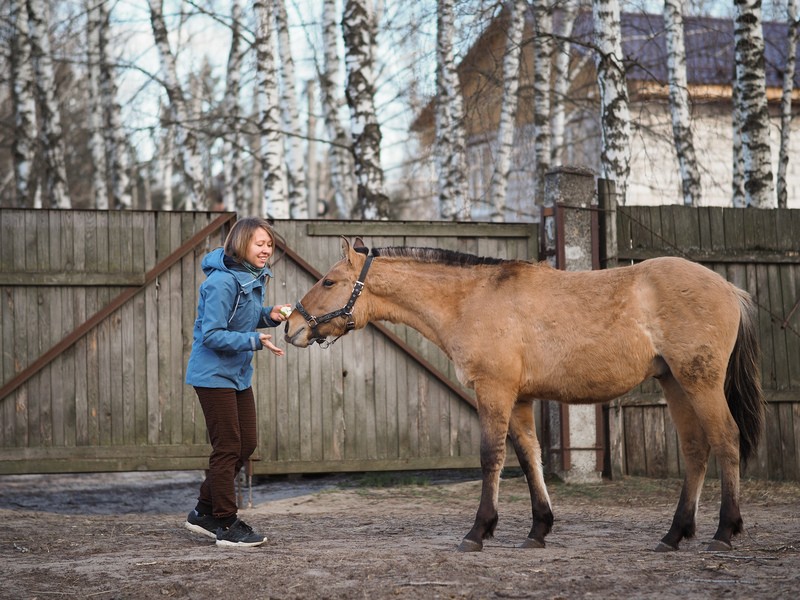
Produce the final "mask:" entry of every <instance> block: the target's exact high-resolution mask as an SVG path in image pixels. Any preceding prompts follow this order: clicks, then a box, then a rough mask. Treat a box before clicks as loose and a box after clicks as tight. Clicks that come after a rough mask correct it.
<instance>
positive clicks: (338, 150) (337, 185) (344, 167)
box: [319, 0, 356, 219]
mask: <svg viewBox="0 0 800 600" xmlns="http://www.w3.org/2000/svg"><path fill="white" fill-rule="evenodd" d="M337 14H338V13H337V12H336V0H323V6H322V43H323V46H324V47H325V52H324V59H325V63H324V66H323V68H322V71H321V73H320V75H319V81H320V93H321V100H322V112H323V115H324V118H325V129H326V131H327V135H328V139H330V141H331V145H330V150H329V151H328V160H329V163H330V173H331V185H332V186H333V193H334V200H335V204H336V211H337V212H338V215H339V217H340V218H343V219H346V218H348V217H350V215H351V213H352V210H353V207H354V206H355V196H356V192H355V189H356V184H355V180H354V179H353V171H354V165H353V152H352V140H351V139H350V136H349V134H348V132H347V131H346V129H345V127H344V126H343V125H342V122H341V120H340V119H339V108H340V107H341V106H342V104H343V100H342V98H341V96H340V95H339V90H340V88H341V81H340V78H339V52H338V50H337V41H338V39H339V36H338V35H337V31H338V25H337Z"/></svg>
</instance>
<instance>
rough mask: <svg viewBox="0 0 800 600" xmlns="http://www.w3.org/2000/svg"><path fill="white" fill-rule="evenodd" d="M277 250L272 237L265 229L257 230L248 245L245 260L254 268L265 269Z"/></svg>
mask: <svg viewBox="0 0 800 600" xmlns="http://www.w3.org/2000/svg"><path fill="white" fill-rule="evenodd" d="M274 249H275V247H274V245H273V242H272V236H271V235H270V234H269V233H267V232H266V230H264V229H261V228H259V229H257V230H256V232H255V233H254V234H253V237H252V238H250V243H249V244H248V245H247V253H246V254H245V257H244V259H245V260H246V261H247V262H249V263H250V264H251V265H253V266H254V267H257V268H259V269H263V268H264V266H265V265H266V264H267V261H268V260H269V257H270V256H272V252H273V250H274Z"/></svg>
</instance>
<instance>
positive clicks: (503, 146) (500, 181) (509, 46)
mask: <svg viewBox="0 0 800 600" xmlns="http://www.w3.org/2000/svg"><path fill="white" fill-rule="evenodd" d="M527 6H528V3H527V2H526V1H525V0H514V2H512V3H511V8H510V13H509V27H508V38H507V39H506V53H505V55H504V56H503V104H502V106H501V108H500V123H499V124H498V127H497V156H496V158H495V167H494V173H493V174H492V187H491V197H492V207H493V210H492V221H497V222H503V221H505V213H506V193H507V191H508V176H509V172H510V171H511V154H512V151H513V149H514V132H515V130H516V128H517V127H516V125H517V123H516V121H517V101H518V91H519V56H520V44H521V42H522V30H523V28H524V26H525V10H526V8H527Z"/></svg>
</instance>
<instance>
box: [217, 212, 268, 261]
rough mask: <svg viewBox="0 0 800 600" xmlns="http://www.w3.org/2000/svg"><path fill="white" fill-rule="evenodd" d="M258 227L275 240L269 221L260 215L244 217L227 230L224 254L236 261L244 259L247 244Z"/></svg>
mask: <svg viewBox="0 0 800 600" xmlns="http://www.w3.org/2000/svg"><path fill="white" fill-rule="evenodd" d="M259 229H263V230H264V231H266V232H267V233H268V234H269V236H270V237H271V238H272V241H273V242H275V232H274V231H273V229H272V226H271V225H270V224H269V222H268V221H267V220H266V219H264V218H262V217H245V218H244V219H239V220H238V221H236V223H234V224H233V227H231V230H230V231H229V232H228V237H226V238H225V246H224V248H225V254H226V255H228V256H230V257H231V258H233V259H234V260H236V261H238V262H242V261H243V260H244V257H245V255H246V254H247V246H248V245H249V244H250V240H252V239H253V235H254V234H255V233H256V231H258V230H259Z"/></svg>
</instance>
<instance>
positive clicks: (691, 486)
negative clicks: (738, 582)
mask: <svg viewBox="0 0 800 600" xmlns="http://www.w3.org/2000/svg"><path fill="white" fill-rule="evenodd" d="M660 383H661V387H662V388H663V389H664V395H665V396H666V399H667V406H668V407H669V412H670V414H671V415H672V420H673V422H674V423H675V428H676V429H677V431H678V439H679V442H680V448H681V452H682V453H683V459H684V463H685V465H686V474H685V476H684V479H683V488H682V489H681V496H680V499H679V500H678V507H677V508H676V509H675V516H674V517H673V519H672V526H671V527H670V528H669V531H668V532H667V535H665V536H664V537H663V538H662V539H661V542H660V543H659V544H658V546H656V548H655V550H656V552H668V551H671V550H677V549H678V545H679V544H680V541H681V540H682V539H683V538H691V537H694V534H695V518H696V515H697V506H698V503H699V501H700V492H701V490H702V488H703V480H704V479H705V475H706V467H707V465H708V454H709V449H710V446H709V444H708V440H707V438H706V434H705V432H704V431H703V428H702V427H701V425H700V423H699V421H698V418H697V415H696V414H695V412H694V409H693V408H692V406H691V404H690V402H689V399H688V398H687V396H686V393H685V392H684V390H683V388H682V387H681V386H680V384H678V382H677V381H676V380H675V378H674V377H673V376H672V374H667V375H665V376H664V377H662V378H661V380H660Z"/></svg>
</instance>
